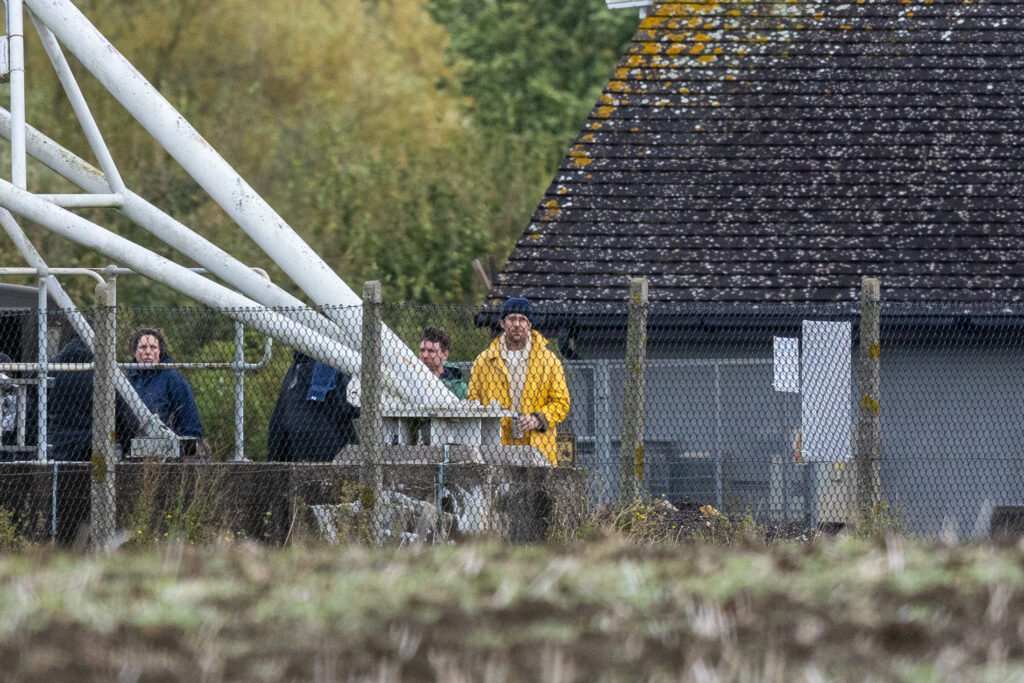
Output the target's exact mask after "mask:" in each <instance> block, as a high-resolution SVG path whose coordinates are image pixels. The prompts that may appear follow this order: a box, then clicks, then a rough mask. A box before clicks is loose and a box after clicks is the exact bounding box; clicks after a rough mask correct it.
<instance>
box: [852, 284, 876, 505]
mask: <svg viewBox="0 0 1024 683" xmlns="http://www.w3.org/2000/svg"><path fill="white" fill-rule="evenodd" d="M880 307H881V284H880V282H879V280H878V279H877V278H871V277H865V278H862V279H861V291H860V396H861V398H860V415H859V419H858V422H857V510H858V513H859V515H860V517H861V520H862V521H864V520H865V516H866V515H869V514H870V513H871V509H872V508H873V507H874V506H875V505H876V504H877V503H878V502H879V493H880V491H879V489H880V484H881V482H880V478H879V477H880V472H879V465H880V460H881V456H882V437H881V430H880V421H879V412H880V409H879V399H880V397H879V379H880V376H881V362H880V358H881V345H880V335H879V327H880V319H881V311H880Z"/></svg>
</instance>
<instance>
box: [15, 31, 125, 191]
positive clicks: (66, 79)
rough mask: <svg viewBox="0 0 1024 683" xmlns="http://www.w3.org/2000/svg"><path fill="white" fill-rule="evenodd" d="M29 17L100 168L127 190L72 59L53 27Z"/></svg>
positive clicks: (116, 186) (113, 183)
mask: <svg viewBox="0 0 1024 683" xmlns="http://www.w3.org/2000/svg"><path fill="white" fill-rule="evenodd" d="M29 17H30V18H31V19H32V24H33V25H34V26H35V27H36V33H38V34H39V39H40V40H41V41H42V42H43V49H44V50H46V55H47V56H48V57H49V58H50V63H51V64H52V65H53V70H54V71H55V72H56V73H57V78H58V80H60V84H61V86H62V87H63V88H64V93H65V94H66V95H67V96H68V101H69V102H70V103H71V109H72V110H73V111H74V112H75V116H76V117H78V122H79V123H80V124H81V125H82V132H83V133H85V139H86V140H87V141H88V142H89V147H91V148H92V153H93V154H95V155H96V161H98V162H99V165H100V168H102V169H103V173H104V175H105V176H106V178H107V182H108V183H110V186H111V187H112V188H113V189H114V190H116V191H117V192H121V191H123V190H124V189H125V186H124V181H123V180H121V174H120V173H119V172H118V170H117V166H116V165H115V164H114V158H113V157H112V156H110V150H109V149H107V143H106V142H104V140H103V134H102V133H101V132H100V129H99V127H98V126H97V125H96V120H95V119H94V118H93V116H92V112H91V111H90V110H89V105H88V103H86V101H85V96H84V95H82V90H81V88H79V87H78V81H76V80H75V74H74V73H73V72H72V71H71V67H70V65H68V60H67V59H65V58H64V53H63V52H62V51H61V49H60V44H59V43H58V42H57V38H56V36H54V35H53V32H52V31H50V29H48V28H46V27H45V26H43V25H41V24H40V23H39V21H38V20H37V19H36V17H35V15H33V14H31V13H29Z"/></svg>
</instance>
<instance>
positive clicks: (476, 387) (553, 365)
mask: <svg viewBox="0 0 1024 683" xmlns="http://www.w3.org/2000/svg"><path fill="white" fill-rule="evenodd" d="M530 337H531V341H530V343H531V347H530V360H529V362H528V364H527V370H526V385H525V386H524V387H523V400H522V402H521V404H520V405H518V406H514V407H513V406H510V405H509V403H510V402H511V399H509V387H508V370H507V369H506V368H505V362H504V361H503V360H502V359H501V350H500V349H501V337H500V336H498V337H495V339H494V341H493V342H491V345H490V346H489V347H487V348H486V349H485V350H484V351H483V353H481V354H480V355H479V356H477V357H476V360H475V361H474V362H473V374H472V375H471V376H470V378H469V397H468V398H469V400H471V401H472V400H477V401H480V403H483V404H484V405H487V404H489V403H490V402H491V401H494V400H497V401H498V403H499V404H501V406H502V407H504V408H511V409H513V410H517V411H519V412H520V413H523V414H528V413H533V414H535V415H536V416H537V417H538V418H539V419H540V422H541V426H540V428H539V429H535V430H533V431H529V432H527V433H526V435H525V436H524V437H523V438H522V439H513V438H512V421H511V419H508V418H506V419H504V420H502V421H501V442H502V443H503V444H505V445H506V446H509V445H512V446H534V447H536V448H537V449H538V450H540V452H541V453H543V454H544V456H545V457H546V458H547V459H548V460H550V461H551V464H552V465H556V464H558V463H557V458H556V455H555V436H556V431H555V425H557V424H558V423H559V422H561V421H562V420H564V419H565V416H566V415H568V414H569V387H568V386H566V384H565V371H564V370H562V363H561V361H559V360H558V357H557V356H555V354H553V353H552V352H551V351H549V350H548V348H547V346H548V340H547V339H545V338H544V337H543V336H542V335H541V334H540V333H539V332H537V331H536V330H532V331H531V332H530Z"/></svg>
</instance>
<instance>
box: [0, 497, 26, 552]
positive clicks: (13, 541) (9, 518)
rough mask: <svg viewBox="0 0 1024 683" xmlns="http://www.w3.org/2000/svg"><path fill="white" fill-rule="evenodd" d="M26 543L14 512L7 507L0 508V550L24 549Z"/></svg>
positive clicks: (16, 550)
mask: <svg viewBox="0 0 1024 683" xmlns="http://www.w3.org/2000/svg"><path fill="white" fill-rule="evenodd" d="M27 545H28V542H27V541H26V540H25V536H24V534H23V533H22V531H21V529H20V527H19V524H18V523H17V522H16V521H15V518H14V513H12V512H11V511H10V510H8V509H7V508H0V552H6V553H14V552H19V551H21V550H24V549H25V547H26V546H27Z"/></svg>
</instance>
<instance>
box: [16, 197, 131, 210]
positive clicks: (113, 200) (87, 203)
mask: <svg viewBox="0 0 1024 683" xmlns="http://www.w3.org/2000/svg"><path fill="white" fill-rule="evenodd" d="M36 196H37V197H39V198H40V199H45V200H46V201H48V202H52V203H54V204H56V205H57V206H60V207H63V208H65V209H88V208H95V209H103V208H113V209H119V208H121V204H123V203H124V199H123V198H122V197H121V195H119V194H37V195H36Z"/></svg>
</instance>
